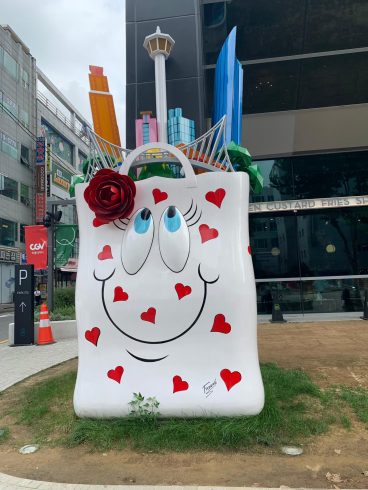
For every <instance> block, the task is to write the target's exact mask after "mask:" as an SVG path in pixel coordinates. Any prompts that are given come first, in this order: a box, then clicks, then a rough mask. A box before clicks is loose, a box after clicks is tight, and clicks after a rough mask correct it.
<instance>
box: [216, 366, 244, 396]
mask: <svg viewBox="0 0 368 490" xmlns="http://www.w3.org/2000/svg"><path fill="white" fill-rule="evenodd" d="M220 376H221V378H222V380H223V382H224V383H225V385H226V388H227V391H230V390H231V388H232V387H233V386H235V385H236V384H238V383H240V381H241V379H242V375H241V374H240V373H239V371H233V372H231V371H230V370H229V369H223V370H222V371H221V372H220Z"/></svg>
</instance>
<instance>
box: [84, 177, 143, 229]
mask: <svg viewBox="0 0 368 490" xmlns="http://www.w3.org/2000/svg"><path fill="white" fill-rule="evenodd" d="M135 192H136V188H135V183H134V181H133V180H132V179H131V178H130V177H128V176H127V175H120V174H119V173H118V172H115V171H114V170H111V169H109V168H103V169H102V170H99V171H98V172H97V173H96V175H95V176H94V177H93V179H92V180H91V182H90V183H89V186H88V187H87V189H86V190H85V191H84V199H85V200H86V202H87V204H88V206H89V208H90V209H91V210H92V211H93V212H94V213H95V214H96V218H97V219H98V220H101V221H105V222H109V221H114V220H115V219H119V218H127V217H128V216H129V215H130V213H131V212H132V211H133V208H134V196H135Z"/></svg>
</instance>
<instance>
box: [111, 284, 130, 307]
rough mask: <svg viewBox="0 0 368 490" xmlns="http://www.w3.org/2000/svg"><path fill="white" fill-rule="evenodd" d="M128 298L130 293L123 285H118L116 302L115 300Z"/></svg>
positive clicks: (115, 292) (115, 295) (115, 293)
mask: <svg viewBox="0 0 368 490" xmlns="http://www.w3.org/2000/svg"><path fill="white" fill-rule="evenodd" d="M128 298H129V295H128V293H126V292H125V291H124V290H123V288H122V287H121V286H116V288H115V291H114V303H115V301H127V299H128Z"/></svg>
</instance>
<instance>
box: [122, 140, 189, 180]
mask: <svg viewBox="0 0 368 490" xmlns="http://www.w3.org/2000/svg"><path fill="white" fill-rule="evenodd" d="M154 149H158V150H165V151H167V152H169V153H171V154H172V155H174V157H176V158H177V159H178V160H179V162H180V163H181V165H182V167H183V169H184V173H185V178H184V179H183V181H184V185H185V186H186V187H197V177H196V175H195V173H194V170H193V167H192V165H191V164H190V161H189V160H188V158H187V157H186V156H185V155H184V153H183V152H182V151H180V150H179V149H178V148H176V147H175V146H172V145H169V144H168V143H160V142H155V143H147V144H145V145H143V146H139V147H138V148H136V149H135V150H133V151H132V152H131V153H129V155H128V156H127V159H126V160H125V162H123V164H122V165H121V167H120V169H119V173H120V174H122V175H128V172H129V170H130V167H131V166H132V163H133V162H134V160H136V158H138V157H139V155H141V154H142V153H146V152H147V151H148V150H154ZM152 156H153V158H152V163H160V160H158V159H156V158H154V153H152ZM148 165H149V163H148Z"/></svg>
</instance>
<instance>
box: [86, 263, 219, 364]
mask: <svg viewBox="0 0 368 490" xmlns="http://www.w3.org/2000/svg"><path fill="white" fill-rule="evenodd" d="M114 274H115V269H114V270H113V272H112V273H111V274H110V276H109V277H107V278H106V279H98V278H97V277H96V274H95V272H94V273H93V276H94V278H95V279H96V281H99V282H101V283H102V288H101V299H102V304H103V307H104V310H105V313H106V315H107V316H108V318H109V320H110V322H111V323H112V324H113V325H114V327H115V328H116V329H117V330H119V332H120V333H122V334H123V335H125V337H128V338H129V339H131V340H134V341H135V342H139V343H141V344H150V345H158V344H167V343H168V342H173V341H174V340H176V339H179V338H180V337H182V336H183V335H185V334H186V333H188V332H189V330H191V329H192V328H193V327H194V325H195V324H196V323H197V322H198V320H199V318H200V317H201V315H202V311H203V309H204V307H205V304H206V299H207V285H208V284H215V283H216V282H217V281H218V280H219V278H220V276H218V277H217V278H216V279H215V280H214V281H206V279H204V277H203V276H202V274H201V264H199V265H198V276H199V278H200V279H201V280H202V282H203V299H202V304H201V307H200V309H199V311H198V313H197V316H196V317H195V319H194V320H193V322H192V323H191V324H190V325H189V327H187V328H186V329H185V330H184V331H183V332H181V333H180V334H178V335H176V336H175V337H171V338H169V339H165V340H158V341H149V340H143V339H139V338H137V337H133V336H132V335H129V334H128V333H127V332H125V331H124V330H122V329H121V328H120V327H119V326H118V325H117V324H116V323H115V322H114V320H113V319H112V318H111V315H110V313H109V311H108V309H107V306H106V302H105V285H106V282H107V281H109V280H110V279H111V278H112V276H113V275H114ZM127 352H128V354H130V355H131V356H132V357H134V358H135V359H138V360H139V361H145V362H155V361H161V360H162V359H165V357H167V356H164V357H161V358H159V359H143V358H140V357H137V356H135V355H134V354H132V353H131V352H129V351H127Z"/></svg>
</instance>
